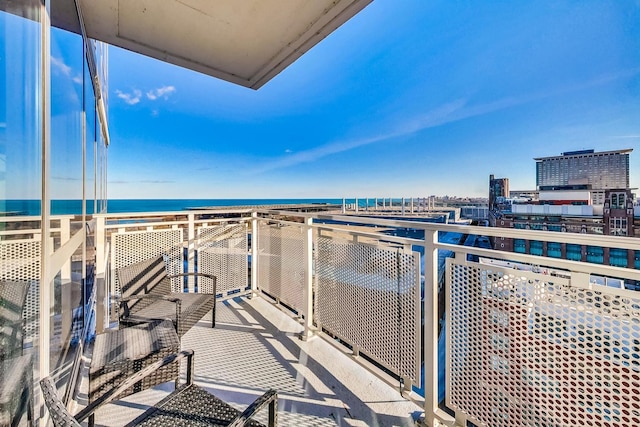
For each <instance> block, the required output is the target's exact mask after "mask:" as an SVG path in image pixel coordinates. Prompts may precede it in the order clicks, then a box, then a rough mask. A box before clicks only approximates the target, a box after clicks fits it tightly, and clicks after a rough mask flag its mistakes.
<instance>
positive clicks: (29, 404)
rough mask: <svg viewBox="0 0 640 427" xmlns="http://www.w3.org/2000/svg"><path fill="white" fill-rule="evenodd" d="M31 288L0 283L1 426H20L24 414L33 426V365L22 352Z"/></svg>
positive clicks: (27, 355) (18, 283)
mask: <svg viewBox="0 0 640 427" xmlns="http://www.w3.org/2000/svg"><path fill="white" fill-rule="evenodd" d="M29 285H30V284H29V283H27V282H6V281H0V426H8V425H11V426H13V425H17V424H18V423H19V422H20V419H21V418H22V417H23V415H24V413H25V412H26V413H27V419H28V422H29V425H32V424H33V390H32V388H33V387H32V383H33V376H32V375H33V374H32V372H33V368H32V361H31V355H29V354H26V355H25V354H23V351H22V348H23V345H24V344H23V340H24V327H23V317H22V312H23V310H24V306H25V302H26V299H27V292H28V291H29Z"/></svg>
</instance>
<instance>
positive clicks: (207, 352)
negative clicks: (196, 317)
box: [96, 298, 422, 427]
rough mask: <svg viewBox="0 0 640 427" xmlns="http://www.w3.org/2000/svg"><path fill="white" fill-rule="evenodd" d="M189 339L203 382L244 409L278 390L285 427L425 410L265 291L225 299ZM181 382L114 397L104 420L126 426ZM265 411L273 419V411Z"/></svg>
mask: <svg viewBox="0 0 640 427" xmlns="http://www.w3.org/2000/svg"><path fill="white" fill-rule="evenodd" d="M216 319H217V324H216V327H215V328H214V329H212V328H211V323H210V322H211V318H210V315H209V316H208V317H205V318H204V319H203V320H202V321H201V322H200V323H199V324H198V325H196V326H195V327H194V328H192V329H191V330H190V331H189V332H188V333H187V334H186V335H185V336H184V337H183V340H182V347H183V348H184V349H193V350H194V353H195V382H196V383H197V384H199V385H200V386H203V387H205V388H206V389H208V390H209V391H210V392H211V393H213V394H215V395H216V396H218V397H220V398H221V399H223V400H225V401H227V402H229V403H230V404H231V405H233V406H235V407H237V408H238V409H244V408H245V407H246V406H248V405H249V404H250V403H251V402H252V401H253V400H254V399H256V398H257V397H258V396H260V395H261V394H262V393H264V392H265V391H266V390H267V389H269V388H274V389H276V390H277V391H278V399H279V405H278V425H281V426H297V427H301V426H336V425H337V426H413V425H415V420H416V419H418V418H419V416H420V415H421V414H422V409H421V408H420V407H419V406H418V405H415V404H414V403H411V402H409V401H407V400H406V399H404V398H403V397H402V396H401V395H400V394H399V392H398V390H397V389H394V388H392V387H391V386H389V385H388V384H387V383H385V382H383V381H382V380H380V379H379V378H378V377H376V376H375V375H373V374H372V373H370V372H369V371H368V370H366V369H365V368H363V367H362V366H360V365H359V364H358V363H356V361H355V360H353V358H352V356H350V355H348V354H344V353H342V352H340V351H339V350H337V349H336V348H334V347H333V346H332V345H331V344H329V343H327V342H326V341H324V340H323V339H321V338H319V337H313V338H312V339H310V340H309V341H307V342H305V341H302V340H300V339H299V338H298V334H299V333H300V332H301V331H302V326H301V325H300V324H299V323H298V322H296V321H295V320H294V319H292V318H291V317H289V316H287V315H286V314H285V313H283V312H281V311H280V310H279V309H278V308H277V307H275V306H274V305H273V304H271V303H270V302H269V301H267V300H265V299H263V298H254V299H247V298H237V299H234V300H228V301H225V302H219V303H218V306H217V315H216ZM172 389H173V385H172V384H164V385H162V386H159V387H157V388H155V389H152V390H147V391H144V392H141V393H137V394H135V395H132V396H129V397H127V398H125V399H123V400H121V401H118V402H115V403H112V404H109V405H107V406H105V407H103V408H101V409H100V411H98V412H97V413H96V425H105V426H118V425H123V424H126V423H127V422H129V421H130V420H132V419H133V418H135V416H137V415H138V414H139V413H141V412H142V411H144V409H145V408H146V406H145V405H147V404H153V403H154V402H156V401H158V400H160V399H161V398H162V397H163V396H164V395H166V393H168V392H170V391H171V390H172ZM263 412H264V413H263V414H261V415H263V417H261V418H258V420H260V421H262V422H266V411H263Z"/></svg>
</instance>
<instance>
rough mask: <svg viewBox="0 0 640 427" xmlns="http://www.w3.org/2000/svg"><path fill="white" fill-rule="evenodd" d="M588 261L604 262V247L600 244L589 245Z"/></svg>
mask: <svg viewBox="0 0 640 427" xmlns="http://www.w3.org/2000/svg"><path fill="white" fill-rule="evenodd" d="M587 262H592V263H595V264H603V263H604V249H602V248H601V247H599V246H587Z"/></svg>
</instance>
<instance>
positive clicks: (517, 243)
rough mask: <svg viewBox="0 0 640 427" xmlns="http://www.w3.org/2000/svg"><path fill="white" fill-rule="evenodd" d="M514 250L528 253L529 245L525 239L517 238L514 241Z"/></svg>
mask: <svg viewBox="0 0 640 427" xmlns="http://www.w3.org/2000/svg"><path fill="white" fill-rule="evenodd" d="M513 251H514V252H518V253H521V254H523V253H526V251H527V245H526V243H525V241H524V240H523V239H515V240H514V241H513Z"/></svg>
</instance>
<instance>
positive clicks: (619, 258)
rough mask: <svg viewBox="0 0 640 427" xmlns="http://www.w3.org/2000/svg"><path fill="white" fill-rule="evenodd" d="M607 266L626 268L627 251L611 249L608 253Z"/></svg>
mask: <svg viewBox="0 0 640 427" xmlns="http://www.w3.org/2000/svg"><path fill="white" fill-rule="evenodd" d="M609 265H613V266H615V267H624V268H626V267H627V250H626V249H616V248H612V249H611V250H610V251H609Z"/></svg>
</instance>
